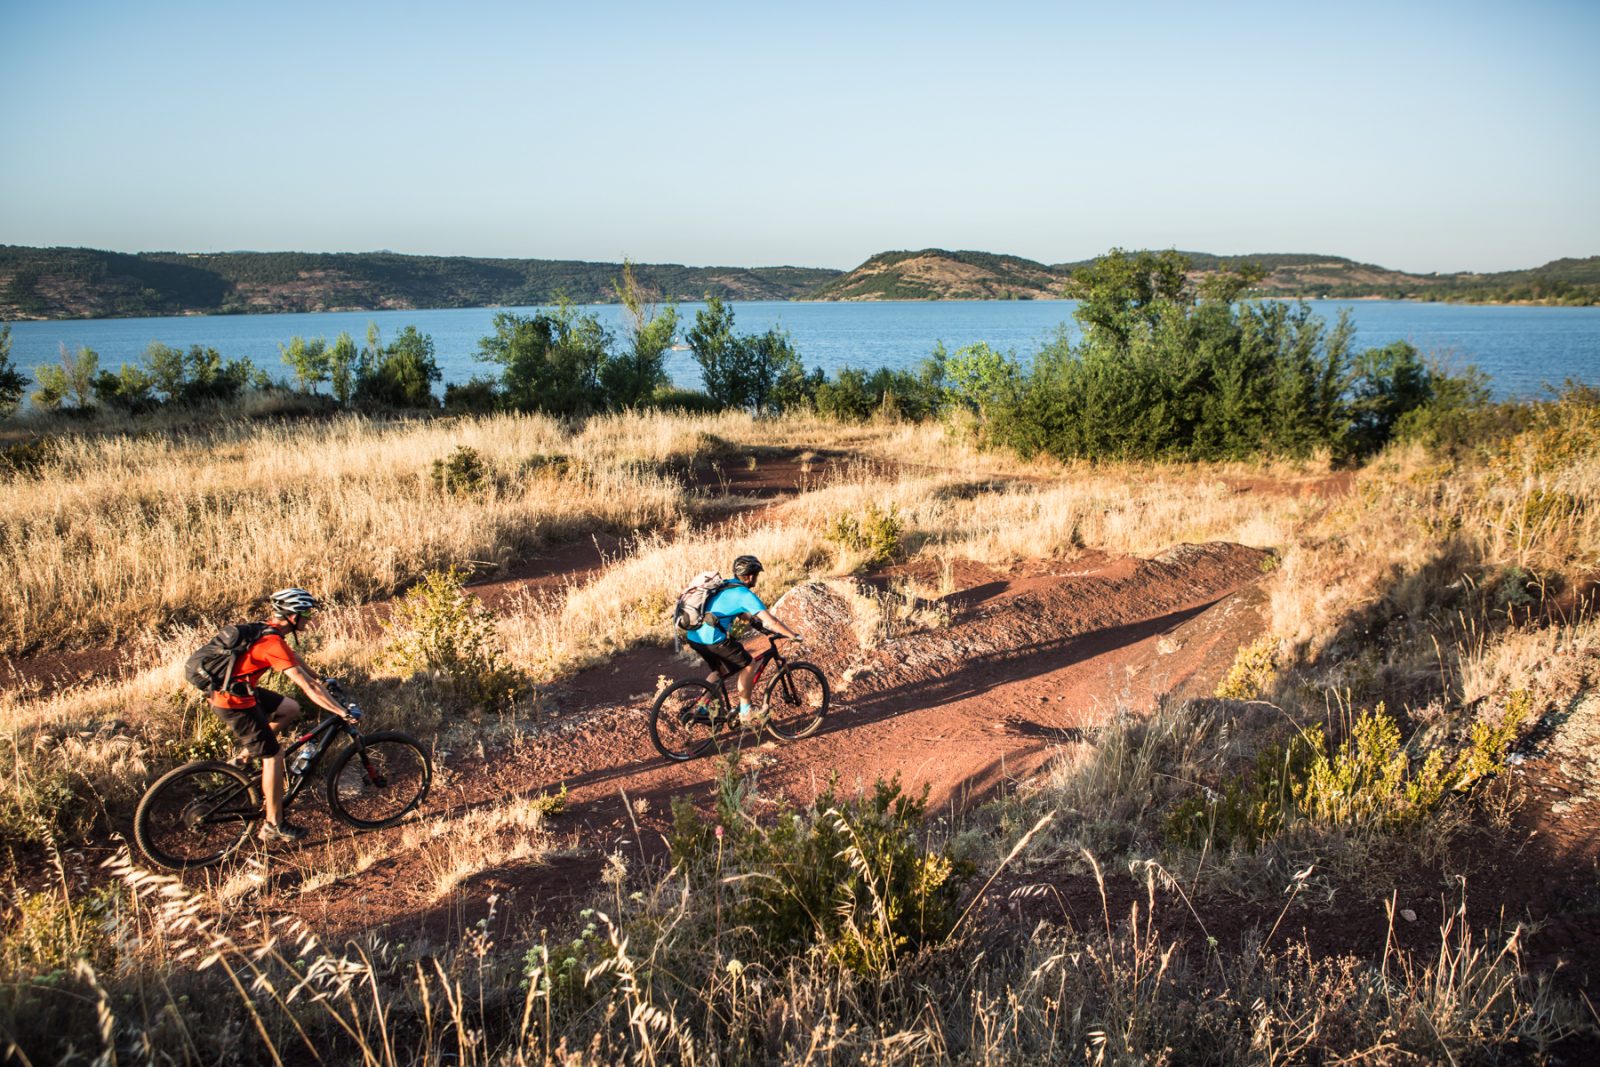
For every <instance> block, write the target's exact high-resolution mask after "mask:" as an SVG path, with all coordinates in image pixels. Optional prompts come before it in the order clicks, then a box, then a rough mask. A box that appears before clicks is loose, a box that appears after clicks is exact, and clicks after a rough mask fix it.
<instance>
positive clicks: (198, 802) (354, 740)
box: [133, 683, 433, 870]
mask: <svg viewBox="0 0 1600 1067" xmlns="http://www.w3.org/2000/svg"><path fill="white" fill-rule="evenodd" d="M336 684H337V683H335V685H336ZM330 688H333V686H332V685H330ZM337 693H338V691H337V690H336V689H335V695H337ZM340 699H343V698H342V697H341V698H340ZM341 734H343V735H344V736H345V737H347V738H349V742H350V743H349V744H347V745H345V746H343V747H341V748H339V749H338V751H337V752H335V753H334V754H333V755H332V758H331V762H330V763H329V764H328V768H327V771H326V773H325V774H324V775H323V781H324V787H325V789H326V792H327V797H328V807H329V809H330V810H331V811H332V812H333V814H334V817H335V818H337V819H338V820H339V821H340V822H343V823H345V824H346V825H348V826H353V827H355V828H357V829H359V830H377V829H381V828H382V827H385V826H393V825H394V824H395V823H397V822H399V821H400V820H401V819H403V818H405V817H406V816H407V815H409V814H410V813H411V812H413V811H415V810H417V808H419V807H421V805H422V802H423V800H424V799H426V797H427V795H428V787H429V786H430V785H431V784H432V782H433V762H432V761H431V760H430V759H429V758H428V752H427V750H426V749H425V748H423V747H422V743H421V742H419V741H418V740H417V739H416V738H414V737H412V736H410V735H409V734H404V733H401V732H400V731H398V730H383V731H380V732H378V733H372V734H363V733H362V732H361V731H360V729H359V728H357V727H356V726H353V725H351V724H349V723H346V722H345V721H344V720H343V719H341V718H338V717H337V716H334V715H328V716H326V717H325V718H323V719H322V720H321V721H320V722H318V723H317V724H316V726H314V727H312V728H311V730H310V731H308V732H307V733H305V734H303V735H302V736H300V737H297V738H296V739H295V740H294V742H293V743H292V744H290V745H289V746H287V747H286V748H285V749H284V773H285V775H286V780H285V783H284V791H283V808H282V810H283V813H284V815H285V816H287V815H288V812H289V807H290V805H292V804H293V803H294V801H295V798H297V797H298V796H299V795H300V794H301V793H302V792H303V791H304V790H305V789H306V788H307V786H308V785H309V784H310V783H311V782H312V781H313V780H314V779H315V778H316V776H317V768H318V767H319V766H320V765H321V764H322V761H323V760H324V759H326V758H328V756H329V752H330V751H331V750H333V749H334V748H335V746H336V743H337V741H338V739H339V736H340V735H341ZM264 817H265V812H264V811H263V810H262V807H261V775H260V771H259V770H258V769H257V768H256V767H254V766H252V767H250V768H248V769H244V768H240V767H238V766H236V765H234V764H232V763H220V762H216V761H213V760H196V761H194V762H192V763H185V764H184V765H183V766H181V767H177V768H175V769H173V770H171V771H168V772H167V773H166V774H164V775H162V776H161V777H160V778H158V779H157V780H156V782H155V784H154V785H152V786H151V787H150V788H149V789H147V790H145V794H144V796H143V797H141V798H140V800H139V807H138V809H137V810H136V811H135V812H134V816H133V839H134V841H136V842H137V843H138V845H139V851H140V852H143V853H144V854H145V856H147V857H148V858H149V859H150V861H151V862H152V863H155V864H158V865H159V866H162V867H167V868H170V869H172V870H185V869H188V868H193V867H209V866H211V865H213V864H216V863H220V862H222V861H223V860H224V859H226V858H227V857H228V856H229V855H231V854H232V853H233V852H235V851H236V850H237V849H239V848H240V846H242V845H244V844H245V843H246V842H247V841H249V840H250V838H251V837H252V836H254V834H255V832H256V828H257V827H258V826H259V825H260V824H261V820H262V819H263V818H264Z"/></svg>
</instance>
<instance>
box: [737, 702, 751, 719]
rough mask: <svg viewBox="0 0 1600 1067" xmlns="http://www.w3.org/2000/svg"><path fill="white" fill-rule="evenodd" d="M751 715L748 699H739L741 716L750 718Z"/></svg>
mask: <svg viewBox="0 0 1600 1067" xmlns="http://www.w3.org/2000/svg"><path fill="white" fill-rule="evenodd" d="M749 717H750V702H749V701H748V700H741V701H739V718H741V719H748V718H749Z"/></svg>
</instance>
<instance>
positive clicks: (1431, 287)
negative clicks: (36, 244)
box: [0, 246, 1600, 320]
mask: <svg viewBox="0 0 1600 1067" xmlns="http://www.w3.org/2000/svg"><path fill="white" fill-rule="evenodd" d="M1182 255H1184V256H1185V257H1187V258H1188V259H1189V260H1190V261H1191V262H1192V264H1193V267H1192V270H1193V271H1194V274H1195V278H1196V279H1198V278H1200V277H1201V276H1203V275H1205V274H1209V273H1214V272H1218V271H1233V270H1239V269H1242V268H1246V267H1249V266H1252V265H1259V266H1260V267H1261V268H1262V276H1261V277H1260V278H1259V280H1258V281H1257V282H1256V283H1255V284H1254V285H1253V286H1252V287H1251V289H1250V290H1248V294H1247V295H1254V296H1267V297H1308V298H1344V299H1356V298H1365V297H1382V298H1388V299H1416V300H1450V301H1463V302H1502V303H1506V302H1513V303H1539V304H1567V305H1590V304H1594V303H1596V302H1597V301H1600V256H1591V257H1588V258H1587V259H1558V260H1554V261H1552V262H1550V263H1547V264H1545V265H1544V266H1541V267H1534V268H1530V269H1527V270H1515V271H1501V272H1498V273H1487V274H1484V273H1472V272H1460V273H1455V274H1408V273H1406V272H1404V271H1397V270H1391V269H1389V268H1386V267H1380V266H1375V265H1373V264H1370V263H1358V262H1356V261H1354V260H1350V259H1345V258H1342V257H1339V256H1327V255H1315V254H1288V253H1259V254H1251V255H1245V256H1216V255H1212V254H1209V253H1205V252H1184V253H1182ZM1092 262H1093V260H1081V261H1077V262H1069V263H1057V264H1053V265H1052V264H1044V263H1036V262H1034V261H1032V260H1029V259H1023V258H1021V257H1019V256H1008V255H998V254H995V253H990V252H970V251H966V252H963V251H955V252H952V251H946V250H944V249H939V248H927V249H922V250H921V251H895V252H881V253H878V254H877V255H874V256H872V257H871V258H869V259H868V260H867V261H866V262H864V263H862V264H861V265H860V266H858V267H856V268H855V269H854V270H851V271H838V270H830V269H823V268H811V267H686V266H681V265H677V264H638V265H636V266H635V268H634V269H635V270H636V271H637V274H638V279H639V282H640V283H641V284H642V285H644V286H646V287H647V288H649V289H651V290H652V291H654V292H656V293H658V294H660V296H661V297H662V298H663V299H666V300H674V301H698V300H702V299H704V298H705V297H707V296H716V297H719V298H721V299H724V300H1049V299H1060V298H1061V297H1063V296H1066V295H1071V294H1070V290H1071V284H1072V277H1073V275H1074V274H1075V273H1076V272H1078V271H1080V270H1081V269H1082V268H1084V267H1086V266H1088V265H1089V264H1090V263H1092ZM621 271H622V264H619V263H589V262H581V261H575V260H540V259H485V258H469V257H446V256H407V255H399V254H397V253H392V252H361V253H326V254H324V253H309V252H221V253H205V254H202V253H178V252H141V253H138V254H127V253H121V252H103V251H96V250H94V249H85V248H24V247H18V246H0V320H3V319H13V320H15V319H58V318H105V317H114V316H142V315H173V314H188V313H204V314H233V313H249V312H280V311H336V310H350V309H360V310H384V309H406V308H456V307H493V306H502V305H503V306H513V307H517V306H537V305H544V304H551V303H554V302H556V301H558V300H559V299H562V298H565V299H567V300H570V301H573V302H575V303H580V304H589V303H609V302H614V301H617V300H619V299H620V295H619V292H618V289H617V279H618V278H619V276H620V274H621Z"/></svg>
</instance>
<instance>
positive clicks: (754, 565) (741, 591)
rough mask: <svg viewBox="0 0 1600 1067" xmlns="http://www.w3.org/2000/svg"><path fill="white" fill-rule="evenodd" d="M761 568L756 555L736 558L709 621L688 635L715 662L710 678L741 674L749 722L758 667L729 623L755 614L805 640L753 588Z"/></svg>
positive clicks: (713, 599)
mask: <svg viewBox="0 0 1600 1067" xmlns="http://www.w3.org/2000/svg"><path fill="white" fill-rule="evenodd" d="M761 570H762V568H761V561H760V560H759V559H756V557H754V556H740V557H739V558H738V559H736V560H734V561H733V581H731V582H729V583H728V584H727V585H725V586H723V587H722V588H721V589H719V590H717V591H716V592H715V593H712V594H711V596H710V597H709V598H708V599H707V600H706V610H705V622H704V623H703V624H701V625H700V626H698V627H696V628H695V629H693V630H690V631H689V632H688V633H687V634H685V635H684V638H685V639H686V640H687V641H688V642H689V646H690V647H691V648H693V649H694V650H695V651H696V652H698V653H700V658H701V659H703V660H705V661H706V662H707V663H708V664H710V665H711V668H712V671H713V672H714V673H712V674H710V675H708V676H707V678H706V680H707V681H713V682H714V681H716V679H717V678H718V677H719V676H721V677H724V678H726V677H727V676H728V675H730V674H737V675H738V677H737V678H736V679H735V685H736V686H737V688H738V690H739V721H740V722H741V723H743V724H746V725H749V723H750V718H751V710H750V689H751V686H752V685H753V683H754V680H755V670H754V667H753V665H752V663H751V660H750V653H749V652H748V651H747V650H746V649H745V647H744V645H742V644H740V643H739V642H738V641H735V640H734V639H733V638H732V637H731V636H729V634H728V625H729V624H730V623H732V622H733V620H734V619H737V618H739V617H741V616H745V615H753V616H754V617H755V619H756V621H757V622H759V623H760V624H761V625H762V626H763V627H765V628H766V629H768V630H771V631H772V632H773V633H775V634H777V635H779V636H780V637H787V638H789V639H790V640H794V641H799V640H801V638H800V635H799V634H797V633H795V632H794V631H793V630H791V629H789V627H787V626H785V625H784V624H783V622H782V620H780V619H779V618H778V617H777V616H776V615H774V614H772V612H770V611H768V610H767V606H766V605H765V604H764V603H762V602H761V598H760V597H758V596H756V595H755V593H754V592H753V591H752V590H753V588H754V586H755V584H756V580H757V579H758V578H760V577H761Z"/></svg>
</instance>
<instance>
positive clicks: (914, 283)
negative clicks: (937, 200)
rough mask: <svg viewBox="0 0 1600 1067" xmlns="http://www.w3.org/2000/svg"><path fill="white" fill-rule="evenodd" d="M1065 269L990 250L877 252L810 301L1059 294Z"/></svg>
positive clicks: (1023, 297)
mask: <svg viewBox="0 0 1600 1067" xmlns="http://www.w3.org/2000/svg"><path fill="white" fill-rule="evenodd" d="M1068 275H1069V271H1067V270H1064V269H1062V268H1059V267H1047V266H1045V265H1044V264H1043V263H1035V262H1034V261H1033V260H1031V259H1022V258H1020V257H1018V256H1000V255H994V254H993V253H989V252H946V251H945V250H944V249H942V248H924V249H923V250H922V251H920V252H880V253H878V254H877V255H875V256H873V257H872V258H871V259H869V260H867V261H866V262H865V263H863V264H861V266H859V267H857V268H856V269H855V270H853V271H851V272H850V273H849V274H846V275H844V276H843V277H839V278H835V279H833V280H832V281H830V282H828V283H827V284H826V285H824V286H823V287H822V288H821V289H819V290H817V291H816V292H815V293H813V294H812V295H811V299H813V300H1037V299H1050V298H1055V297H1059V296H1060V295H1061V290H1062V288H1063V287H1064V286H1065V285H1066V283H1067V278H1068Z"/></svg>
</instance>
